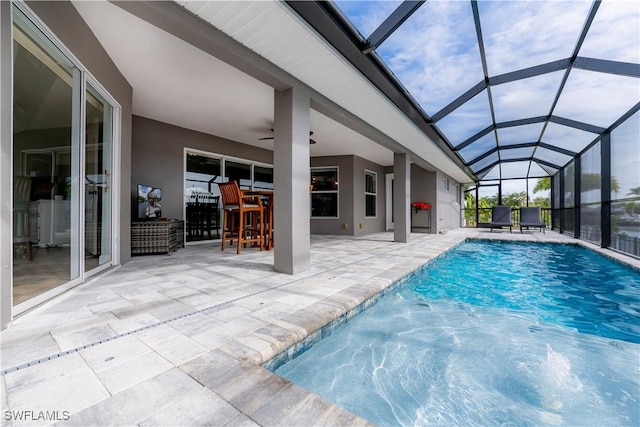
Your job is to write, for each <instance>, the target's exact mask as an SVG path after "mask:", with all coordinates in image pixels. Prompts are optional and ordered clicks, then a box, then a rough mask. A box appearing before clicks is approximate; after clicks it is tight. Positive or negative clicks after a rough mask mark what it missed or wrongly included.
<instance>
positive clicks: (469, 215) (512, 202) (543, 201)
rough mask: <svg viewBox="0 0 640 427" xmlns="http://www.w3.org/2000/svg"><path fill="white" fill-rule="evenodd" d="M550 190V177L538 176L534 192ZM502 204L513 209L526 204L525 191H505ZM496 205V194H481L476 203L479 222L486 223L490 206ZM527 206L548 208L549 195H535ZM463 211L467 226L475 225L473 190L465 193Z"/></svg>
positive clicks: (489, 219)
mask: <svg viewBox="0 0 640 427" xmlns="http://www.w3.org/2000/svg"><path fill="white" fill-rule="evenodd" d="M465 189H466V190H467V189H469V187H465ZM549 190H551V178H550V177H545V178H540V179H538V181H537V182H536V185H535V187H534V189H533V192H534V193H539V192H543V191H549ZM502 204H503V205H507V206H511V207H512V208H514V209H518V208H521V207H523V206H527V193H526V191H518V192H515V193H507V194H503V195H502ZM496 205H498V195H497V194H494V195H491V196H483V197H481V198H480V200H479V201H478V203H477V207H478V216H479V218H478V220H479V222H480V223H487V222H490V221H491V208H492V207H493V206H496ZM528 206H540V207H541V208H550V207H551V197H550V196H544V197H535V198H534V199H533V200H529V204H528ZM464 207H465V211H464V216H465V220H466V224H467V227H474V226H476V225H477V224H476V213H475V210H476V198H475V193H474V192H473V191H469V192H466V193H465V206H464Z"/></svg>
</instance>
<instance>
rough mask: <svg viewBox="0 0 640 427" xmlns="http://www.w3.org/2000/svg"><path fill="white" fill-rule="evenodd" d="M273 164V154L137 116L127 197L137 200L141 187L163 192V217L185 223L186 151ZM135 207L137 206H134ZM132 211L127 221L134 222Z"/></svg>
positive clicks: (134, 120)
mask: <svg viewBox="0 0 640 427" xmlns="http://www.w3.org/2000/svg"><path fill="white" fill-rule="evenodd" d="M185 148H191V149H196V150H202V151H207V152H210V153H215V154H222V155H225V156H232V157H237V158H242V159H247V160H252V161H256V162H261V163H267V164H273V152H271V151H269V150H265V149H261V148H258V147H253V146H251V145H247V144H241V143H239V142H236V141H230V140H228V139H224V138H220V137H217V136H214V135H209V134H206V133H202V132H197V131H194V130H190V129H185V128H181V127H178V126H174V125H170V124H168V123H163V122H159V121H156V120H151V119H147V118H145V117H140V116H133V146H132V152H131V158H132V161H133V164H134V165H135V167H134V168H133V170H132V172H131V181H130V184H129V187H128V188H127V195H128V197H129V198H130V200H131V201H133V200H135V197H136V191H137V185H138V184H146V185H151V186H153V187H159V188H161V189H162V216H163V217H166V218H172V219H184V218H183V216H184V149H185ZM134 206H135V205H134ZM134 217H135V212H133V210H131V213H130V214H129V217H128V218H127V221H130V220H132V219H134Z"/></svg>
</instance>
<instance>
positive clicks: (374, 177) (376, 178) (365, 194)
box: [364, 169, 378, 219]
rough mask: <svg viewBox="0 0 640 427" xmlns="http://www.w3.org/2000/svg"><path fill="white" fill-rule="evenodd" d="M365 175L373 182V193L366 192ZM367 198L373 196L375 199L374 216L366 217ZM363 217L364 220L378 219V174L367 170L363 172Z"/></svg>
mask: <svg viewBox="0 0 640 427" xmlns="http://www.w3.org/2000/svg"><path fill="white" fill-rule="evenodd" d="M367 175H371V176H373V182H374V183H375V188H376V191H375V193H370V192H367ZM367 196H374V197H375V199H376V203H375V205H374V209H375V214H374V215H367ZM364 217H365V219H369V218H370V219H374V218H377V217H378V173H377V172H374V171H372V170H369V169H365V170H364Z"/></svg>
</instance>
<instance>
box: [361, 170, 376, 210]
mask: <svg viewBox="0 0 640 427" xmlns="http://www.w3.org/2000/svg"><path fill="white" fill-rule="evenodd" d="M377 196H378V175H377V174H376V173H375V172H371V171H368V170H365V171H364V205H365V213H364V216H365V218H375V216H376V204H377V200H378V197H377Z"/></svg>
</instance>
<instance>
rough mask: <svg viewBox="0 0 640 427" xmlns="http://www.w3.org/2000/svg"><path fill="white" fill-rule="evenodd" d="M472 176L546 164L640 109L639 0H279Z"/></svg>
mask: <svg viewBox="0 0 640 427" xmlns="http://www.w3.org/2000/svg"><path fill="white" fill-rule="evenodd" d="M287 4H288V5H289V6H290V7H291V8H292V9H293V10H294V11H295V12H296V13H297V14H299V15H300V16H301V17H302V18H303V19H304V20H305V21H306V22H307V23H308V24H309V25H310V26H312V27H313V28H314V29H315V30H316V31H317V32H318V33H319V34H321V35H322V36H323V37H324V38H325V39H326V40H327V41H328V42H329V43H331V44H332V45H333V46H334V48H335V49H337V50H338V51H339V52H340V53H341V54H342V55H343V56H344V57H345V58H347V59H348V60H349V61H350V62H351V63H352V64H353V65H354V66H355V67H356V68H357V69H358V70H359V71H360V72H361V73H363V74H364V75H365V76H366V77H367V78H368V79H369V80H370V81H371V82H372V83H373V84H374V85H375V86H376V87H377V88H378V89H379V90H380V91H382V92H383V93H384V94H385V95H386V96H387V97H388V98H389V99H391V100H392V101H393V102H394V103H395V104H396V105H397V106H398V108H399V109H401V110H402V111H403V112H404V113H405V114H406V115H407V117H410V118H411V119H412V120H413V121H414V122H415V123H416V124H417V125H418V126H419V127H420V128H422V129H423V130H424V131H425V132H428V130H429V128H431V129H432V130H435V132H436V133H437V134H438V135H439V136H440V137H441V138H442V140H443V141H445V142H446V146H447V147H448V149H449V150H451V151H452V152H454V153H455V155H456V156H458V157H459V159H460V160H461V162H462V163H463V164H464V166H466V167H467V170H468V172H470V173H471V174H472V175H473V176H474V177H475V178H476V179H477V180H495V179H510V178H537V177H543V176H547V175H553V174H555V173H556V172H557V171H558V170H559V169H560V168H562V167H564V166H566V165H567V164H568V163H570V162H571V161H572V160H573V159H574V158H575V157H576V156H577V155H579V154H580V153H581V152H583V151H585V150H586V149H588V148H589V147H590V146H591V145H592V144H593V143H595V142H597V140H599V138H600V135H602V134H603V133H606V132H609V131H611V130H612V129H613V128H615V127H616V126H617V125H618V124H620V123H622V122H623V121H624V120H626V119H627V118H629V117H630V116H631V115H633V114H634V113H635V112H637V111H638V110H639V109H640V37H639V34H640V3H639V2H637V1H616V0H608V1H595V2H591V1H585V0H578V1H480V2H478V1H470V2H469V1H427V2H425V1H343V0H336V1H329V2H324V1H323V2H311V1H288V2H287Z"/></svg>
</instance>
